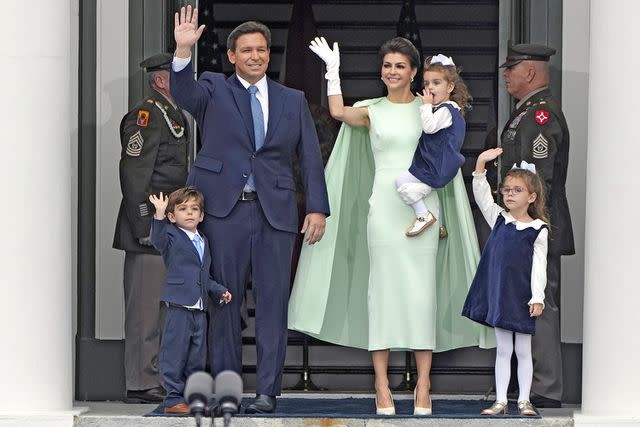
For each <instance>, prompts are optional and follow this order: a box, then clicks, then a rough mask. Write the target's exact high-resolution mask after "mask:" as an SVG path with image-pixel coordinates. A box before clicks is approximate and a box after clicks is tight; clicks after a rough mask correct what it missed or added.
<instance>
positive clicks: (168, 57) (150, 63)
mask: <svg viewBox="0 0 640 427" xmlns="http://www.w3.org/2000/svg"><path fill="white" fill-rule="evenodd" d="M172 61H173V55H172V54H170V53H159V54H157V55H153V56H150V57H148V58H147V59H145V60H144V61H142V62H141V63H140V67H142V68H144V69H145V70H146V71H147V72H151V71H159V70H170V69H171V62H172Z"/></svg>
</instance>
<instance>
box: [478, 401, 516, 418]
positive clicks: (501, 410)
mask: <svg viewBox="0 0 640 427" xmlns="http://www.w3.org/2000/svg"><path fill="white" fill-rule="evenodd" d="M508 413H509V406H508V404H507V402H500V401H498V400H496V401H495V402H494V403H493V405H491V407H490V408H487V409H485V410H484V411H482V412H480V415H499V414H505V415H506V414H508Z"/></svg>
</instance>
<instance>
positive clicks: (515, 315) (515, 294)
mask: <svg viewBox="0 0 640 427" xmlns="http://www.w3.org/2000/svg"><path fill="white" fill-rule="evenodd" d="M504 215H505V212H501V213H500V214H499V215H498V218H497V219H496V222H495V225H494V227H493V230H492V231H491V235H490V236H489V239H488V240H487V243H486V245H485V248H484V250H483V251H482V256H481V257H480V263H479V264H478V270H477V271H476V275H475V277H474V278H473V282H472V283H471V287H470V289H469V293H468V294H467V299H466V301H465V303H464V307H463V309H462V315H463V316H466V317H468V318H469V319H471V320H474V321H476V322H478V323H482V324H484V325H488V326H493V327H498V328H501V329H506V330H508V331H513V332H520V333H524V334H530V335H535V332H536V323H535V319H536V318H535V317H530V315H529V305H528V303H529V300H530V299H531V269H532V266H533V250H534V247H533V246H534V242H535V241H536V239H537V238H538V234H540V231H542V230H543V228H546V227H547V226H546V224H545V225H542V226H541V227H540V228H539V229H536V228H535V227H526V228H524V229H522V230H518V229H517V228H516V222H509V223H506V222H505V217H504Z"/></svg>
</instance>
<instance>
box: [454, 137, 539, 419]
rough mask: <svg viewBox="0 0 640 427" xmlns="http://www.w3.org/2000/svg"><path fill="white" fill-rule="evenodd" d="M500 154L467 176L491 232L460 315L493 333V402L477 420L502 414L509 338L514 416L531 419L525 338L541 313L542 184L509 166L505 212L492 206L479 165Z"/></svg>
mask: <svg viewBox="0 0 640 427" xmlns="http://www.w3.org/2000/svg"><path fill="white" fill-rule="evenodd" d="M500 154H502V148H494V149H491V150H487V151H484V152H482V153H481V154H480V156H478V160H477V161H476V170H475V171H474V172H473V177H474V178H473V195H474V197H475V199H476V203H477V204H478V207H479V208H480V210H481V211H482V215H483V216H484V218H485V220H486V221H487V222H488V223H489V225H490V226H491V228H492V231H491V235H490V236H489V239H488V240H487V243H486V245H485V248H484V250H483V251H482V257H481V258H480V263H479V264H478V270H477V271H476V275H475V277H474V279H473V282H472V283H471V287H470V289H469V293H468V295H467V299H466V301H465V303H464V307H463V309H462V314H463V315H464V316H466V317H468V318H469V319H471V320H474V321H476V322H479V323H482V324H484V325H488V326H493V327H494V329H495V333H496V343H497V348H496V366H495V377H496V401H495V403H494V404H493V406H491V407H490V408H487V409H485V410H484V411H482V415H497V414H506V413H508V407H507V387H508V385H509V377H510V376H511V354H512V353H513V351H514V344H513V343H514V339H513V335H514V334H515V352H516V356H517V358H518V383H519V385H520V390H519V392H520V395H519V397H518V411H519V413H520V415H536V414H537V413H536V410H535V408H534V407H533V405H531V403H530V402H529V392H530V390H531V381H532V378H533V362H532V358H531V336H532V335H534V334H535V332H536V323H535V318H536V317H537V316H540V314H541V313H542V310H543V308H544V288H545V286H546V283H547V236H548V227H549V225H548V224H549V221H548V220H547V218H546V215H545V211H544V191H543V186H542V182H541V180H540V178H539V177H538V175H536V173H535V166H534V165H532V164H527V163H526V162H522V164H521V166H520V167H517V166H516V165H514V168H512V169H511V170H510V171H509V172H508V173H507V174H506V176H505V178H504V180H503V183H502V185H501V187H500V193H501V194H502V198H503V201H504V205H505V208H506V209H505V208H502V207H500V206H499V205H497V204H496V203H494V201H493V197H492V195H491V189H490V187H489V183H488V182H487V178H486V172H487V171H486V170H485V164H486V162H489V161H491V160H494V159H495V158H497V157H498V156H499V155H500Z"/></svg>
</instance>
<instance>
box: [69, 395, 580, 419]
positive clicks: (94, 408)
mask: <svg viewBox="0 0 640 427" xmlns="http://www.w3.org/2000/svg"><path fill="white" fill-rule="evenodd" d="M247 397H250V396H247ZM285 397H289V398H292V397H295V398H308V399H326V398H334V399H335V398H347V397H354V398H358V397H360V398H364V397H369V398H371V397H372V395H367V394H356V395H349V394H342V393H341V394H338V395H336V394H319V393H317V394H309V393H287V394H286V396H285ZM411 398H412V397H411V396H408V395H401V396H399V397H397V398H396V400H404V399H411ZM480 398H481V396H469V395H464V396H460V395H447V396H445V395H437V396H436V395H434V398H433V401H434V407H437V405H438V403H437V401H438V399H476V400H477V399H480ZM488 403H490V402H488ZM76 407H85V408H86V411H85V412H83V413H82V414H80V415H79V416H77V417H76V420H75V423H74V426H76V427H98V426H100V427H116V426H117V427H129V426H131V427H134V426H135V427H138V426H154V427H155V426H162V427H164V426H167V427H168V426H194V425H195V420H194V419H193V418H191V417H145V416H144V414H145V413H148V412H150V411H152V410H153V409H154V408H155V407H156V405H131V404H125V403H122V402H76ZM574 409H576V408H575V407H564V408H560V409H542V410H541V414H542V418H502V419H501V418H500V417H491V418H439V417H424V418H414V417H402V416H395V417H388V418H387V417H385V418H380V417H375V416H373V415H372V417H371V418H362V417H349V415H348V414H345V417H344V418H321V417H317V418H316V417H295V416H286V417H281V418H280V417H248V416H240V417H236V418H234V419H233V420H232V421H231V426H248V427H270V426H274V427H298V426H300V427H309V426H324V427H330V426H331V427H332V426H336V427H337V426H354V427H381V426H398V427H405V426H406V427H409V426H446V427H454V426H456V427H458V426H472V427H484V426H487V427H488V426H505V427H506V426H518V427H520V426H522V427H528V426H531V427H535V426H539V427H542V426H558V427H564V426H566V427H570V426H573V411H574ZM210 425H211V419H210V418H207V419H204V420H203V422H202V426H210ZM214 425H215V426H222V425H223V423H222V420H221V419H216V420H215V423H214Z"/></svg>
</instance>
